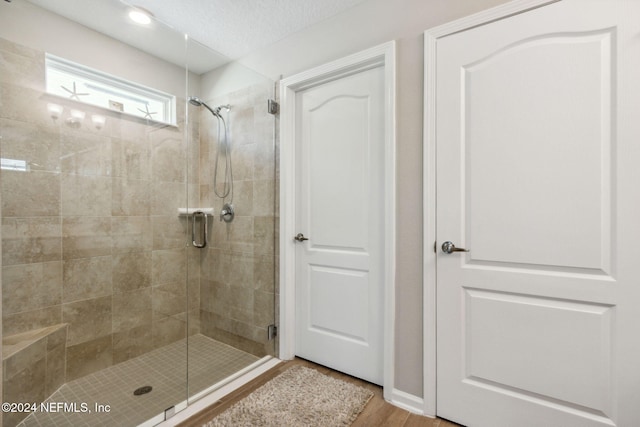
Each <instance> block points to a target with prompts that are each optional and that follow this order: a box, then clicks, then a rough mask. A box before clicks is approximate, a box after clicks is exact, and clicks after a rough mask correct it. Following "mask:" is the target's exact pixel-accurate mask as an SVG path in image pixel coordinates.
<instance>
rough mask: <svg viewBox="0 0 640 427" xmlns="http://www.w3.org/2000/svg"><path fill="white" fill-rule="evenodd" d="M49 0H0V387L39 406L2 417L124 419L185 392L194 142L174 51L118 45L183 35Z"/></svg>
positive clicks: (125, 422)
mask: <svg viewBox="0 0 640 427" xmlns="http://www.w3.org/2000/svg"><path fill="white" fill-rule="evenodd" d="M65 4H66V2H54V1H45V0H40V1H32V2H27V1H23V2H11V3H9V2H2V3H0V53H1V54H0V136H1V140H0V155H1V158H2V164H1V169H0V182H1V192H0V199H1V219H2V228H1V239H2V304H3V307H2V308H3V310H2V340H3V344H4V346H3V372H4V376H3V400H4V401H5V402H13V403H19V402H21V403H24V402H32V403H35V404H37V405H41V404H44V405H45V406H43V407H42V408H51V410H49V411H46V410H41V409H42V408H41V407H40V406H38V411H33V410H31V411H21V412H11V413H6V414H4V419H3V422H4V425H5V426H14V425H17V424H18V423H19V422H24V423H25V425H73V426H75V425H97V424H99V423H104V424H105V425H122V426H133V425H138V424H139V423H142V422H144V421H145V420H147V419H149V418H150V417H153V416H154V415H157V414H160V413H162V412H163V411H164V410H165V409H166V408H169V407H172V406H174V405H176V404H180V403H181V402H185V401H186V398H187V378H186V372H187V341H186V337H187V335H188V327H189V325H195V324H197V322H196V321H192V322H189V317H190V316H191V315H193V316H196V317H197V312H198V310H196V309H194V307H195V306H194V305H193V302H191V303H190V302H189V301H188V296H189V295H190V294H189V292H188V290H187V283H188V270H189V269H190V266H192V265H197V262H195V261H194V260H195V258H194V257H193V252H192V248H191V247H190V245H189V243H190V241H189V239H190V233H188V231H187V230H188V227H189V223H188V218H187V217H184V216H180V215H179V214H178V213H179V211H178V209H179V208H186V207H188V205H189V201H190V200H193V199H194V198H196V195H197V185H195V182H196V181H195V180H194V175H193V172H192V171H191V170H190V167H191V166H192V165H194V164H196V162H195V161H194V159H196V158H197V153H195V152H194V151H193V150H192V148H194V146H193V145H190V143H189V141H188V139H187V137H186V135H187V122H186V95H185V87H186V85H187V82H186V80H187V77H186V75H187V73H186V72H185V66H184V63H183V62H180V61H177V62H178V63H177V64H176V63H175V62H176V61H173V62H172V60H171V59H170V58H166V57H165V58H160V57H158V56H157V55H156V54H154V53H153V52H152V49H149V51H148V52H143V51H142V50H140V49H142V47H141V45H139V46H137V47H134V46H131V44H130V43H137V42H140V41H143V42H145V41H150V40H161V41H162V42H161V43H162V45H161V46H160V49H157V51H163V50H169V47H171V46H173V50H174V51H176V52H178V57H179V58H181V60H183V59H184V57H185V54H184V52H185V38H184V35H182V34H178V33H175V32H173V31H172V30H169V29H168V28H166V27H164V26H163V25H162V24H160V23H158V22H154V23H153V24H152V25H151V27H150V28H146V29H142V28H139V27H135V26H134V24H132V23H129V22H126V21H124V20H123V21H122V22H117V23H116V24H114V25H117V26H118V27H119V28H120V29H121V30H122V31H121V33H122V34H125V33H127V32H132V33H133V34H134V35H135V37H133V41H131V40H130V41H122V40H117V39H115V38H113V37H111V36H107V35H104V34H101V33H100V32H99V31H97V30H92V29H90V27H92V26H93V24H96V28H98V27H99V25H98V24H99V22H97V21H96V22H95V23H91V22H82V23H77V22H74V21H72V20H69V17H72V16H73V14H72V13H71V12H73V11H70V10H68V9H65V7H66V6H68V4H67V5H66V6H65ZM110 4H111V5H112V6H115V7H118V8H120V9H118V10H115V11H112V12H113V14H112V15H109V16H107V15H108V14H107V13H106V11H102V12H105V13H104V14H102V15H101V16H98V15H96V14H95V13H94V14H87V15H91V16H95V19H100V20H101V21H103V20H107V19H115V17H119V16H122V17H124V16H126V6H125V5H124V4H123V3H121V2H110ZM63 15H66V16H67V17H63ZM136 39H137V40H136ZM143 44H144V43H143ZM180 52H181V53H180ZM189 283H191V282H189ZM46 405H53V406H46ZM56 405H58V406H56ZM59 405H62V406H59ZM161 418H163V416H161Z"/></svg>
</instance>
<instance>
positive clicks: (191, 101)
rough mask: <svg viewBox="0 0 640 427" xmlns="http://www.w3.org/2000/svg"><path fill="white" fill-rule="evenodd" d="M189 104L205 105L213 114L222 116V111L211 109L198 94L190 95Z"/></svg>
mask: <svg viewBox="0 0 640 427" xmlns="http://www.w3.org/2000/svg"><path fill="white" fill-rule="evenodd" d="M189 104H191V105H195V106H196V107H204V108H206V109H207V110H209V111H211V114H213V115H214V116H216V117H220V113H218V112H216V111H213V110H212V109H211V107H209V106H208V105H207V104H206V103H205V102H204V101H203V100H201V99H200V98H198V97H197V96H190V97H189Z"/></svg>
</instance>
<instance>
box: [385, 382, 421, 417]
mask: <svg viewBox="0 0 640 427" xmlns="http://www.w3.org/2000/svg"><path fill="white" fill-rule="evenodd" d="M389 403H391V404H392V405H395V406H397V407H399V408H402V409H405V410H407V411H409V412H413V413H414V414H418V415H425V413H424V399H423V398H421V397H418V396H414V395H412V394H409V393H406V392H404V391H401V390H398V389H397V388H394V389H393V391H392V392H391V401H390V402H389Z"/></svg>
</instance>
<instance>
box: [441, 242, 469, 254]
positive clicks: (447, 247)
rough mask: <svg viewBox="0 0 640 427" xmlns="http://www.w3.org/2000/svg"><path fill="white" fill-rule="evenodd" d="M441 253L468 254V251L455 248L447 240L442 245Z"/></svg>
mask: <svg viewBox="0 0 640 427" xmlns="http://www.w3.org/2000/svg"><path fill="white" fill-rule="evenodd" d="M442 252H444V253H445V254H450V253H453V252H469V249H464V248H456V245H454V244H453V242H450V241H448V240H447V241H446V242H444V243H443V244H442Z"/></svg>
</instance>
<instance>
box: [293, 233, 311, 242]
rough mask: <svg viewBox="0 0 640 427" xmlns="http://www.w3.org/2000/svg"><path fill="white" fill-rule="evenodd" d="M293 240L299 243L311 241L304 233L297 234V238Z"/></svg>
mask: <svg viewBox="0 0 640 427" xmlns="http://www.w3.org/2000/svg"><path fill="white" fill-rule="evenodd" d="M293 239H294V240H296V241H298V242H304V241H305V240H309V239H308V238H307V237H304V234H302V233H298V234H296V237H294V238H293Z"/></svg>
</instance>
